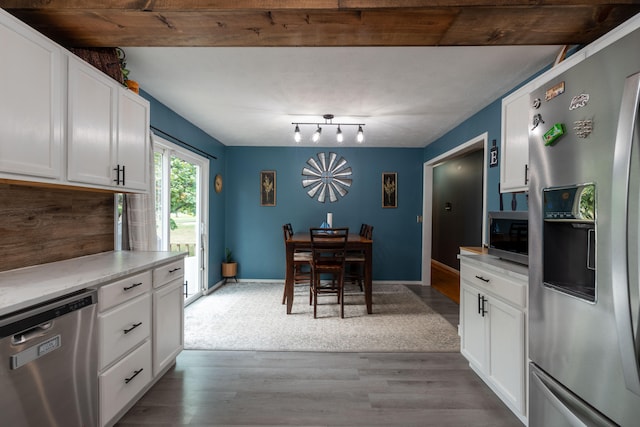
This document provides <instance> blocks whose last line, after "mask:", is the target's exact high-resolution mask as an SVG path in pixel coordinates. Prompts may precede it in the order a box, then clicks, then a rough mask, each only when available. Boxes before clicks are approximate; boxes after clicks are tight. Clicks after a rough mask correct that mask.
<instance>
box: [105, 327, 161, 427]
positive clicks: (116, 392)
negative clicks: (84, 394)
mask: <svg viewBox="0 0 640 427" xmlns="http://www.w3.org/2000/svg"><path fill="white" fill-rule="evenodd" d="M151 377H152V372H151V341H150V340H148V339H147V340H146V341H144V343H143V344H142V345H141V346H139V347H137V348H136V349H135V350H134V351H132V352H131V353H129V354H127V356H125V357H124V358H122V359H121V360H120V361H118V362H117V363H116V364H115V365H113V366H112V367H110V368H109V369H107V370H106V371H104V372H102V373H101V374H100V375H99V376H98V378H99V379H98V384H99V387H100V393H99V394H100V425H106V424H107V423H108V422H109V421H110V420H111V419H112V418H113V417H115V416H116V415H117V414H118V412H120V410H122V408H124V407H125V406H126V405H127V404H128V403H129V402H131V401H132V399H134V398H135V397H136V396H137V395H138V393H140V392H141V391H142V390H143V389H144V388H145V387H146V386H147V384H149V382H150V381H151Z"/></svg>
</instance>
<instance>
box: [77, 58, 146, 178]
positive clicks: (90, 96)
mask: <svg viewBox="0 0 640 427" xmlns="http://www.w3.org/2000/svg"><path fill="white" fill-rule="evenodd" d="M68 75H69V82H68V86H69V90H68V93H69V97H68V110H67V111H68V121H67V123H68V135H67V144H68V145H67V147H68V159H69V161H68V164H67V178H68V180H69V181H73V182H78V183H83V184H89V185H97V186H101V187H109V188H115V189H119V190H122V191H127V190H134V191H135V190H141V191H146V190H147V189H148V183H149V171H148V167H149V159H148V156H149V142H148V138H149V131H148V129H149V104H148V102H147V101H146V100H144V99H142V98H141V97H139V96H138V95H135V94H134V93H133V92H131V91H129V90H127V89H125V88H123V87H121V85H120V84H119V83H117V82H115V81H114V80H113V79H111V78H109V77H108V76H106V75H105V74H103V73H101V72H100V71H98V70H96V69H95V68H93V67H91V66H89V65H88V64H86V63H85V62H84V61H81V60H79V59H77V58H75V57H73V56H69V73H68Z"/></svg>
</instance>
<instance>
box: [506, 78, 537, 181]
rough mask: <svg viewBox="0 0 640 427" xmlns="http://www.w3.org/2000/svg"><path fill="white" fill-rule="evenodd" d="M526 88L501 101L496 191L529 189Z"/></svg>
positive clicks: (529, 87) (527, 102)
mask: <svg viewBox="0 0 640 427" xmlns="http://www.w3.org/2000/svg"><path fill="white" fill-rule="evenodd" d="M531 90H533V85H526V86H523V87H522V88H520V89H518V90H517V91H516V92H514V93H512V94H511V95H509V96H507V97H505V98H503V99H502V147H501V148H502V149H501V150H500V191H501V192H503V193H504V192H514V191H527V190H528V186H529V122H530V117H529V104H530V102H529V93H530V92H531Z"/></svg>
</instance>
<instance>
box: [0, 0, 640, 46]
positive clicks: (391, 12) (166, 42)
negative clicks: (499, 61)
mask: <svg viewBox="0 0 640 427" xmlns="http://www.w3.org/2000/svg"><path fill="white" fill-rule="evenodd" d="M0 7H2V8H5V9H6V10H7V11H8V12H9V13H12V14H13V15H15V16H16V17H18V18H19V19H21V20H22V21H24V22H26V23H27V24H29V25H31V26H32V27H34V28H36V29H37V30H39V31H40V32H42V33H43V34H45V35H47V36H48V37H50V38H52V39H53V40H56V41H57V42H59V43H60V44H62V45H64V46H67V47H111V46H462V45H465V46H482V45H534V44H552V45H566V44H586V43H589V42H591V41H593V40H595V39H596V38H597V37H599V36H601V35H603V34H605V33H606V32H608V31H610V30H611V29H613V28H614V27H616V26H617V25H619V24H620V23H621V22H623V21H625V20H626V19H628V18H630V17H631V16H633V15H635V14H637V13H640V0H617V1H595V0H501V1H500V0H498V1H493V2H490V1H488V0H393V1H392V0H291V1H285V0H265V1H259V0H247V1H242V2H238V1H237V0H112V1H109V2H105V1H104V0H0Z"/></svg>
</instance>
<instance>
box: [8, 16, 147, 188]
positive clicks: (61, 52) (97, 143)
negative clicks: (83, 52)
mask: <svg viewBox="0 0 640 427" xmlns="http://www.w3.org/2000/svg"><path fill="white" fill-rule="evenodd" d="M0 40H2V43H1V44H0V55H2V56H3V57H4V58H10V60H9V59H7V60H5V61H2V64H0V78H1V79H2V81H3V82H5V84H3V85H2V86H1V87H0V134H1V135H2V138H1V139H0V178H6V179H12V180H20V181H28V182H34V183H49V184H60V185H71V186H76V187H78V186H79V187H90V188H101V189H108V190H112V191H124V192H148V191H149V188H148V184H149V182H150V169H149V168H150V164H149V162H150V160H149V155H150V143H149V102H148V101H146V100H145V99H144V98H142V97H140V96H138V95H136V94H134V93H133V92H131V91H129V90H127V89H126V88H124V87H123V86H122V85H121V84H120V83H118V82H116V81H115V80H113V79H111V78H110V77H108V76H107V75H105V74H104V73H102V72H101V71H99V70H97V69H96V68H94V67H93V66H91V65H89V64H87V63H86V62H84V61H82V60H81V59H79V58H77V57H76V56H75V55H73V54H72V53H71V52H68V51H66V50H65V49H63V48H62V47H60V46H59V45H57V44H55V43H54V42H52V41H51V40H49V39H47V38H46V37H44V36H42V35H41V34H39V33H38V32H36V31H35V30H33V29H32V28H30V27H28V26H26V25H24V24H23V23H21V22H20V21H18V20H17V19H15V18H14V17H12V16H11V15H9V14H7V13H6V12H4V11H2V10H1V9H0ZM65 167H66V173H65Z"/></svg>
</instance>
